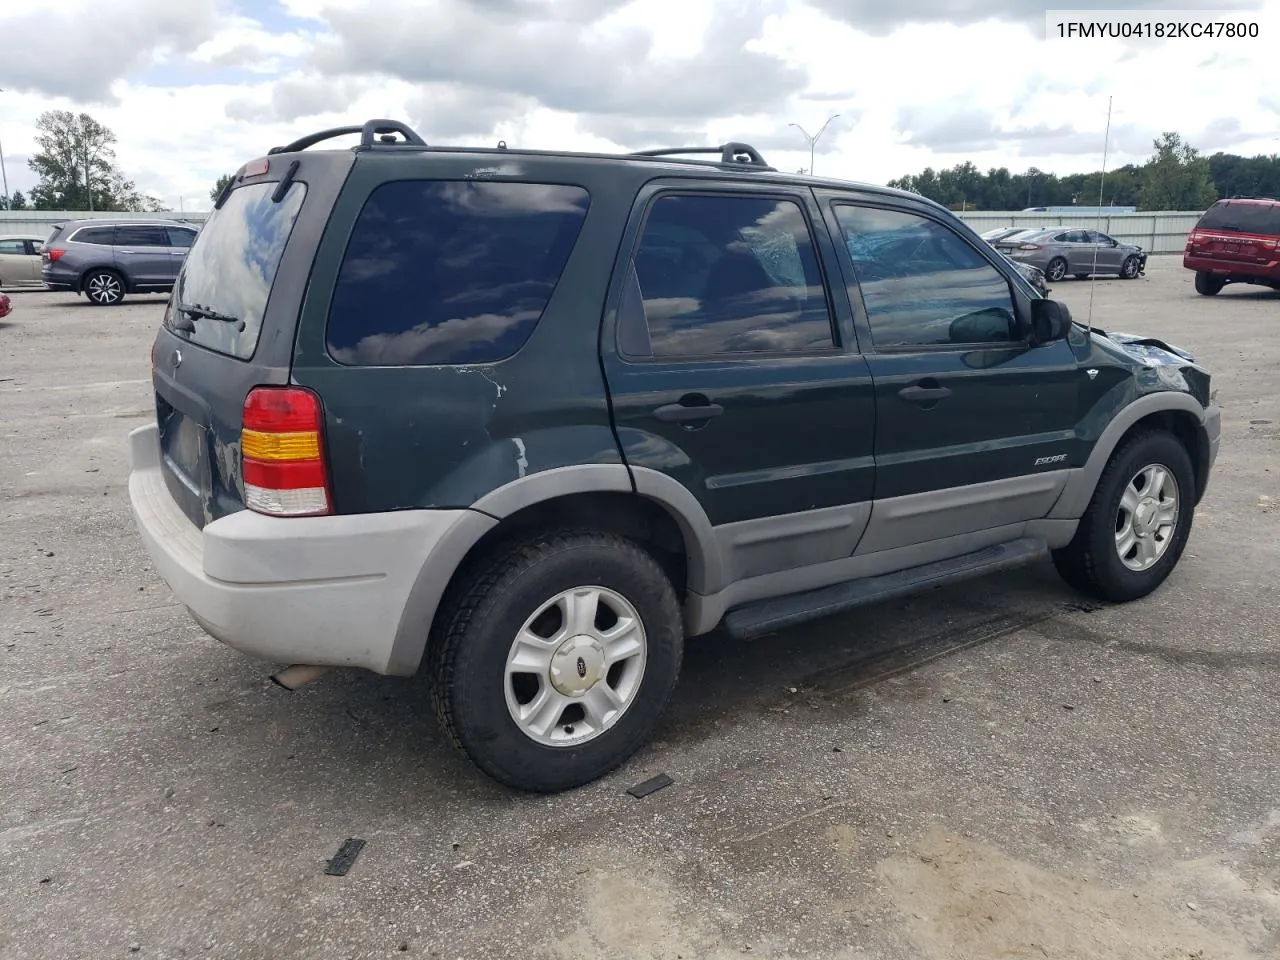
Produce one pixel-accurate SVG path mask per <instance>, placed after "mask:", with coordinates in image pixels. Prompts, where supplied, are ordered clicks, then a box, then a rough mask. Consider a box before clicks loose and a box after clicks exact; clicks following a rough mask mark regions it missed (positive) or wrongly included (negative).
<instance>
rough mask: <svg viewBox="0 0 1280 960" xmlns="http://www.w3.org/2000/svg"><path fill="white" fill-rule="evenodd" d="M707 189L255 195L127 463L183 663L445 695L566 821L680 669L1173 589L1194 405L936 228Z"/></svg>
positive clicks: (1195, 393) (1196, 453)
mask: <svg viewBox="0 0 1280 960" xmlns="http://www.w3.org/2000/svg"><path fill="white" fill-rule="evenodd" d="M355 132H359V133H360V135H361V140H360V144H359V146H357V147H356V148H355V149H325V148H324V147H321V146H319V144H321V143H322V142H323V141H324V140H325V139H326V138H330V137H334V136H336V135H338V134H349V133H355ZM312 148H315V149H312ZM707 152H711V151H708V150H707V149H706V148H700V149H698V150H691V149H689V148H685V149H671V150H656V151H651V152H649V153H646V154H643V155H628V156H617V155H610V156H604V155H584V154H574V153H558V152H547V151H522V150H514V149H507V148H505V147H499V148H496V149H485V148H465V149H463V148H447V147H446V148H436V147H428V146H427V145H426V144H425V143H424V142H423V141H422V139H421V138H420V137H419V136H418V135H417V134H416V133H414V132H413V131H412V130H411V129H409V128H408V127H406V126H404V125H403V124H400V123H397V122H393V121H370V122H369V123H367V124H365V125H364V127H363V129H361V128H359V127H348V128H341V129H339V130H330V131H325V132H323V133H320V134H315V135H311V136H308V137H304V138H302V139H301V140H298V141H296V142H294V143H291V144H288V145H286V146H283V147H279V148H276V149H273V150H272V151H270V152H269V153H268V154H267V155H266V156H264V157H262V158H259V159H257V160H254V161H252V162H250V163H248V164H246V165H245V166H243V167H241V168H240V169H239V170H238V171H237V172H236V175H235V177H234V179H233V180H232V181H231V182H230V183H229V184H228V185H227V187H226V189H224V191H223V192H222V193H221V194H220V196H219V197H218V199H217V201H216V203H215V209H214V211H213V213H212V215H211V216H210V218H209V220H208V221H207V223H206V225H205V227H204V229H203V230H202V231H201V233H200V236H199V238H198V239H197V240H196V243H195V246H194V247H193V248H192V250H191V253H190V255H189V256H188V258H187V260H186V263H185V265H184V266H183V268H182V270H181V272H180V273H179V275H178V279H177V283H176V285H175V287H174V291H173V294H172V296H171V297H170V300H169V304H168V306H167V308H166V311H165V314H164V319H163V322H162V325H161V327H160V329H159V330H158V331H157V335H156V339H155V342H154V344H153V348H152V363H153V384H154V392H155V405H156V411H157V416H156V422H155V423H152V424H149V425H147V426H144V427H142V428H140V429H138V430H135V431H134V432H133V433H132V434H131V436H130V445H131V459H132V468H131V473H130V477H129V494H130V500H131V503H132V508H133V512H134V515H135V518H136V522H137V526H138V529H139V531H140V534H141V537H142V540H143V542H144V544H145V546H146V550H147V552H148V554H149V555H150V557H151V559H152V562H153V564H154V566H155V569H156V570H157V571H158V573H159V574H160V576H162V577H163V578H164V579H165V580H166V581H168V583H169V585H170V586H171V587H172V589H173V592H174V594H175V595H176V597H177V598H178V599H179V600H180V601H181V602H182V603H183V604H185V605H186V606H187V608H188V609H189V610H190V611H191V613H192V614H193V615H194V617H195V619H196V620H197V622H199V623H200V624H201V625H202V626H203V627H204V628H205V630H206V631H208V632H209V633H210V634H211V635H212V636H214V637H215V638H217V639H219V640H221V641H223V642H225V643H227V644H229V645H230V646H232V647H235V648H237V649H239V650H242V651H244V652H246V653H248V654H252V655H255V656H258V657H261V658H263V659H264V660H267V661H272V662H275V663H282V664H290V665H292V668H289V669H285V670H284V671H282V672H280V673H278V674H276V676H277V678H278V679H279V682H280V683H281V684H283V685H285V686H290V687H292V686H296V685H298V684H299V683H301V682H303V681H305V680H308V679H312V678H313V677H314V675H315V674H316V672H317V670H316V669H315V668H320V667H328V666H346V667H362V668H366V669H368V670H372V671H374V672H376V673H380V674H393V675H407V674H412V673H414V672H416V671H419V670H424V671H427V672H428V674H429V675H430V676H431V678H432V683H431V686H432V691H433V692H432V697H433V702H434V705H435V710H436V713H437V715H438V717H439V718H440V720H441V722H442V724H443V726H444V729H445V730H446V731H447V732H448V734H449V736H450V738H451V739H452V741H453V742H454V743H456V744H457V745H459V746H460V747H461V748H462V749H463V750H465V752H466V753H467V754H468V755H469V756H470V757H471V759H472V760H473V761H474V762H475V764H476V765H477V766H478V767H479V768H480V769H481V770H482V771H484V772H485V773H486V774H488V775H489V776H491V777H493V778H494V779H496V780H498V781H500V782H502V783H505V784H508V785H510V786H513V787H517V788H520V789H524V790H534V791H554V790H560V789H565V788H569V787H573V786H577V785H580V784H583V783H586V782H588V781H590V780H592V779H594V778H596V777H599V776H601V775H603V774H604V773H606V772H607V771H609V770H611V769H612V768H614V767H616V766H617V765H618V764H620V763H622V762H623V761H625V760H626V759H627V758H628V757H629V756H630V755H631V754H632V753H633V752H634V751H635V750H636V749H637V748H638V747H639V746H640V745H641V744H642V743H644V742H645V741H646V739H647V738H648V737H649V736H650V734H651V733H652V731H653V730H654V728H655V725H656V724H657V722H658V719H659V716H660V715H661V713H662V712H663V709H664V707H665V704H666V702H667V700H668V697H669V696H670V694H671V692H672V690H673V688H674V686H675V683H676V678H677V675H678V673H679V669H680V662H681V655H682V649H683V644H684V639H685V637H686V636H687V635H689V636H692V635H700V634H706V633H709V632H710V631H712V630H713V629H714V628H716V627H717V626H718V625H719V626H722V627H723V629H724V632H725V633H726V634H727V635H728V636H730V637H734V638H738V639H742V638H752V637H759V636H762V635H765V634H768V633H772V632H776V631H778V630H782V629H784V628H786V627H788V626H790V625H792V624H797V623H800V622H802V621H806V620H810V619H813V618H817V617H821V616H825V615H827V614H831V613H834V612H837V611H844V610H849V609H851V608H853V607H856V606H858V605H860V604H865V603H871V602H874V601H878V600H882V599H884V598H886V597H893V596H899V595H902V594H905V593H910V592H912V591H915V590H921V589H926V588H929V587H933V586H936V585H937V584H939V583H943V582H950V581H954V580H959V579H962V578H964V577H972V576H976V575H979V574H985V573H991V572H993V571H998V570H1002V569H1005V568H1007V567H1011V566H1014V565H1018V564H1022V563H1027V562H1031V561H1034V560H1036V559H1037V558H1040V557H1042V556H1044V554H1045V553H1046V551H1047V552H1049V553H1050V554H1051V555H1052V557H1053V560H1054V563H1055V564H1056V565H1057V569H1058V570H1059V571H1060V572H1061V574H1062V576H1063V577H1064V578H1065V579H1066V580H1067V581H1068V582H1069V583H1071V584H1073V585H1074V586H1076V587H1077V588H1079V589H1080V590H1083V591H1085V592H1086V593H1088V594H1090V595H1093V596H1097V597H1102V598H1106V599H1108V600H1111V601H1126V600H1133V599H1136V598H1138V597H1142V596H1144V595H1147V594H1149V593H1150V592H1151V591H1153V590H1155V589H1156V588H1157V587H1158V586H1159V585H1160V584H1161V583H1162V582H1164V580H1165V578H1166V577H1167V576H1168V575H1169V573H1170V571H1171V570H1172V569H1173V568H1174V566H1175V565H1176V564H1177V562H1178V558H1179V557H1180V556H1181V554H1182V552H1183V548H1184V546H1185V545H1186V543H1187V538H1188V536H1189V534H1190V531H1191V525H1192V520H1193V514H1194V508H1195V505H1196V503H1197V502H1198V501H1199V500H1200V498H1201V496H1202V495H1203V493H1204V491H1205V485H1206V483H1207V482H1208V479H1209V473H1210V469H1211V466H1212V464H1213V462H1214V459H1215V457H1216V454H1217V451H1218V445H1219V435H1220V421H1221V417H1220V413H1219V411H1218V408H1217V407H1216V406H1215V405H1214V404H1213V402H1212V400H1211V394H1210V375H1209V373H1208V372H1207V371H1206V370H1205V369H1204V368H1203V367H1202V366H1200V365H1198V364H1197V363H1196V362H1195V361H1194V359H1193V358H1192V357H1190V356H1189V355H1188V354H1186V353H1185V352H1183V351H1179V350H1178V349H1177V348H1174V347H1171V346H1168V345H1166V344H1163V343H1161V342H1160V341H1158V340H1153V339H1145V338H1139V337H1134V336H1124V335H1121V334H1110V335H1109V334H1107V333H1104V332H1102V331H1101V330H1099V329H1097V328H1095V329H1094V330H1093V331H1092V333H1090V332H1088V331H1086V330H1085V328H1084V327H1082V326H1081V325H1078V324H1073V323H1072V322H1071V319H1070V315H1069V313H1068V311H1067V308H1066V307H1065V306H1064V305H1062V304H1060V303H1057V302H1055V301H1053V300H1049V299H1045V298H1043V297H1039V296H1036V295H1034V293H1033V292H1032V291H1031V290H1030V289H1029V288H1028V287H1027V286H1026V284H1024V283H1022V282H1021V281H1020V280H1018V279H1017V275H1016V273H1015V271H1014V268H1013V266H1012V265H1011V264H1010V262H1009V261H1008V260H1006V259H1005V258H1004V257H1001V256H998V255H997V254H996V253H995V251H994V250H993V249H992V248H991V247H990V246H989V245H988V244H986V243H983V242H982V241H981V240H980V239H979V238H978V236H977V235H976V234H975V233H973V231H972V230H970V229H969V228H968V227H967V226H966V225H965V224H963V223H962V222H961V221H959V220H958V219H957V218H956V217H955V216H954V215H953V214H951V213H949V212H948V211H947V210H946V209H944V208H943V207H941V206H939V205H938V204H935V203H933V202H931V201H929V200H926V199H924V198H922V197H920V196H917V195H915V194H911V193H906V192H901V191H897V190H891V189H888V188H883V187H874V186H862V185H856V184H850V183H846V182H843V181H838V180H815V179H814V178H812V177H808V176H793V175H788V174H784V173H780V172H779V171H777V170H775V169H774V168H772V167H770V166H768V165H767V164H766V163H765V161H764V159H763V158H762V157H761V156H760V154H759V153H758V151H756V150H755V149H753V148H751V147H750V146H748V145H745V144H739V143H731V144H726V145H725V146H723V147H717V148H714V156H713V158H712V159H710V160H705V159H687V158H686V157H687V155H689V154H691V153H695V154H700V153H707ZM863 241H865V242H863ZM1154 364H1161V365H1164V369H1165V370H1166V375H1164V376H1159V377H1157V376H1153V375H1151V368H1152V365H1154Z"/></svg>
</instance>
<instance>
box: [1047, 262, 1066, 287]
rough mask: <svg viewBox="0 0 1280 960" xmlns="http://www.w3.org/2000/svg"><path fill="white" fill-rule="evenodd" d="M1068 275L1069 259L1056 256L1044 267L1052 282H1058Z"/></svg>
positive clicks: (1048, 278)
mask: <svg viewBox="0 0 1280 960" xmlns="http://www.w3.org/2000/svg"><path fill="white" fill-rule="evenodd" d="M1066 275H1067V261H1066V260H1064V259H1063V258H1062V257H1054V258H1053V259H1052V260H1050V261H1049V263H1048V264H1047V265H1046V266H1045V268H1044V277H1045V279H1046V280H1048V281H1049V282H1050V283H1058V282H1059V281H1061V280H1062V279H1063V278H1064V277H1066Z"/></svg>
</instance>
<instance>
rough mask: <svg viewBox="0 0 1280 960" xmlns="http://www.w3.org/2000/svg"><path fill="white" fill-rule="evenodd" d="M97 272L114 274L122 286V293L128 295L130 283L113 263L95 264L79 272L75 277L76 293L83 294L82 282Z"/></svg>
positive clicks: (127, 277)
mask: <svg viewBox="0 0 1280 960" xmlns="http://www.w3.org/2000/svg"><path fill="white" fill-rule="evenodd" d="M98 270H105V271H106V272H107V273H114V274H115V275H116V276H117V277H119V278H120V282H121V283H122V284H124V292H125V293H129V292H130V291H131V290H132V289H133V284H132V281H131V280H130V279H129V275H128V274H127V273H125V271H123V270H121V269H120V267H118V266H117V265H116V264H115V263H95V264H94V265H93V266H91V267H85V268H84V269H83V270H81V271H80V275H79V276H78V277H76V293H84V281H85V278H86V277H88V276H89V274H91V273H94V272H96V271H98Z"/></svg>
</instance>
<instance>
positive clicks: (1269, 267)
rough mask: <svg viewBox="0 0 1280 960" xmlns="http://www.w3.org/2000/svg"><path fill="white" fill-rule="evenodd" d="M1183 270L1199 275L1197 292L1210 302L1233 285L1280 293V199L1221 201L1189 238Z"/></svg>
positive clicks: (1183, 257)
mask: <svg viewBox="0 0 1280 960" xmlns="http://www.w3.org/2000/svg"><path fill="white" fill-rule="evenodd" d="M1182 265H1183V266H1184V267H1186V268H1187V269H1188V270H1194V271H1195V272H1196V293H1201V294H1204V295H1205V296H1206V297H1211V296H1213V295H1214V294H1215V293H1217V292H1219V291H1220V290H1221V289H1222V288H1223V287H1225V286H1226V285H1227V284H1228V283H1256V284H1258V285H1260V286H1264V287H1271V288H1272V289H1274V290H1280V200H1271V199H1266V198H1249V199H1245V198H1241V197H1237V198H1234V199H1231V200H1219V201H1218V202H1217V203H1215V204H1214V205H1213V206H1212V207H1210V208H1209V209H1208V210H1206V211H1205V213H1204V216H1202V217H1201V218H1200V222H1199V223H1197V224H1196V226H1195V229H1194V230H1192V231H1191V233H1190V235H1189V236H1188V237H1187V249H1186V250H1185V251H1184V252H1183V254H1182Z"/></svg>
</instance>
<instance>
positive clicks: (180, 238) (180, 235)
mask: <svg viewBox="0 0 1280 960" xmlns="http://www.w3.org/2000/svg"><path fill="white" fill-rule="evenodd" d="M165 231H166V232H167V233H168V234H169V246H171V247H189V246H191V245H192V244H193V243H195V241H196V232H195V231H194V230H184V229H182V228H181V227H166V228H165Z"/></svg>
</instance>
